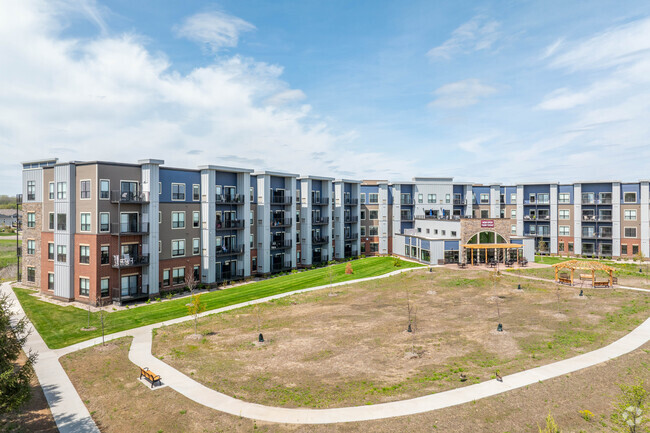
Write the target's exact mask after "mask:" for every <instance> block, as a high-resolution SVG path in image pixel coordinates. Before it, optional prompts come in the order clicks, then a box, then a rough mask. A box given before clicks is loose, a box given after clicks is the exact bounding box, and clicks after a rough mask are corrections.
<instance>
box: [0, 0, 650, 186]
mask: <svg viewBox="0 0 650 433" xmlns="http://www.w3.org/2000/svg"><path fill="white" fill-rule="evenodd" d="M0 58H1V59H5V67H2V68H0V110H2V113H1V114H2V115H1V116H0V149H2V151H3V155H5V158H4V160H3V161H2V162H0V164H1V165H2V166H3V167H2V168H3V170H2V174H0V176H1V178H0V181H1V182H2V186H3V187H2V188H1V190H2V191H0V192H7V193H12V192H15V191H16V190H17V189H18V187H19V185H18V182H17V180H16V174H17V170H19V168H20V167H19V165H18V162H19V161H22V160H27V159H33V158H46V157H51V156H58V157H59V158H60V159H62V160H74V159H110V160H120V161H135V160H137V159H139V158H145V157H155V158H161V159H164V160H165V161H166V163H167V164H168V165H173V166H190V167H191V166H195V165H197V164H202V163H205V161H209V162H210V163H214V164H221V165H233V166H246V167H251V168H255V169H280V170H285V171H290V172H298V173H311V174H317V175H330V176H335V177H353V178H389V179H392V180H400V179H402V180H407V179H410V178H411V177H413V176H416V175H419V176H427V175H428V176H454V177H455V178H456V179H458V180H464V181H476V182H493V181H497V182H503V183H508V182H511V183H512V182H526V181H562V182H573V181H580V180H595V179H601V178H611V179H620V180H636V179H639V178H644V179H645V178H649V177H650V176H649V175H647V174H645V171H646V170H645V164H644V163H643V160H644V159H646V158H647V157H648V156H650V146H648V137H649V136H650V134H649V133H650V124H649V122H648V121H647V119H648V118H649V116H648V115H649V114H650V98H648V96H650V4H649V3H648V2H641V1H637V2H635V1H628V2H624V3H621V2H613V1H611V2H603V1H593V2H569V3H567V2H560V1H545V2H522V1H516V2H515V1H495V2H482V3H476V2H461V1H459V2H432V1H411V2H398V1H393V2H388V1H383V2H382V1H355V2H350V1H328V2H315V1H291V2H283V1H274V2H268V1H261V0H260V1H255V2H250V1H222V2H217V3H215V2H202V1H188V2H170V1H166V2H160V1H137V2H134V1H122V0H120V1H108V2H101V1H91V0H85V1H71V0H54V1H47V2H46V1H42V0H41V1H38V0H28V1H24V2H11V1H9V0H7V1H5V0H0ZM640 161H641V162H640Z"/></svg>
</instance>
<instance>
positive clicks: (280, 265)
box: [271, 261, 291, 272]
mask: <svg viewBox="0 0 650 433" xmlns="http://www.w3.org/2000/svg"><path fill="white" fill-rule="evenodd" d="M288 269H291V262H290V261H289V262H273V263H271V271H272V272H279V271H286V270H288Z"/></svg>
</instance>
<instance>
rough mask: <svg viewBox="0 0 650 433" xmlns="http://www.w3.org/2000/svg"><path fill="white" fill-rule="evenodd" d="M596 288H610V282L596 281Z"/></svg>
mask: <svg viewBox="0 0 650 433" xmlns="http://www.w3.org/2000/svg"><path fill="white" fill-rule="evenodd" d="M594 287H609V280H601V281H599V280H594Z"/></svg>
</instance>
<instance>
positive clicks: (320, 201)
mask: <svg viewBox="0 0 650 433" xmlns="http://www.w3.org/2000/svg"><path fill="white" fill-rule="evenodd" d="M311 204H312V205H319V206H326V205H328V204H330V199H329V197H318V198H315V197H312V199H311Z"/></svg>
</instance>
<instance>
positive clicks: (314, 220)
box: [311, 217, 330, 226]
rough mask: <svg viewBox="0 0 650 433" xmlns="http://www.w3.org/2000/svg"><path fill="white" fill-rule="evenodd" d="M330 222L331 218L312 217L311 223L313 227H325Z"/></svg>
mask: <svg viewBox="0 0 650 433" xmlns="http://www.w3.org/2000/svg"><path fill="white" fill-rule="evenodd" d="M329 222H330V217H312V219H311V223H312V224H313V225H317V226H318V225H323V224H328V223H329Z"/></svg>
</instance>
